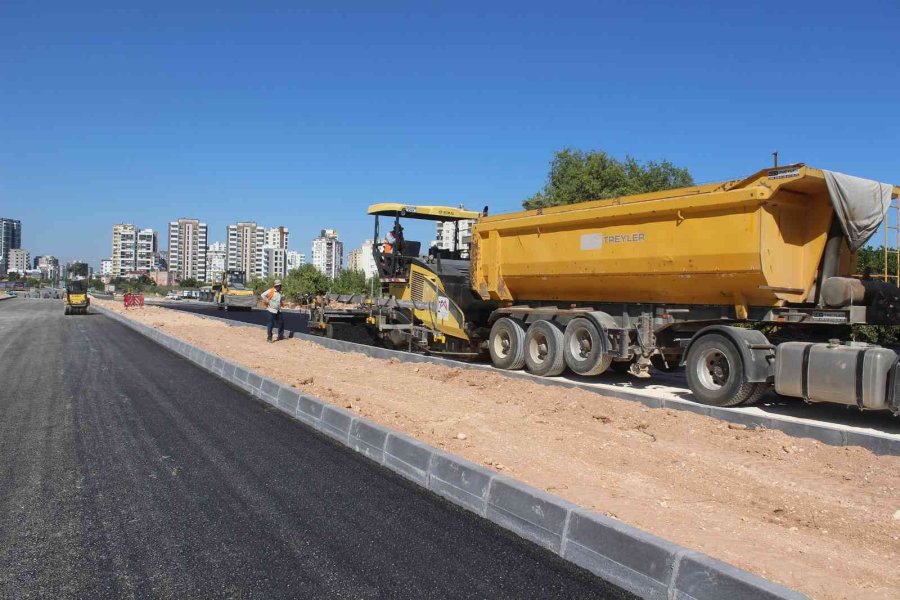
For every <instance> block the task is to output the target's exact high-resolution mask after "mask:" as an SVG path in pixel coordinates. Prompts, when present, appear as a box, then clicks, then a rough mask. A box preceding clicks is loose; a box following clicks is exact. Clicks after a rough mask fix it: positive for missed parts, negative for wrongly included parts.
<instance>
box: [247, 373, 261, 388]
mask: <svg viewBox="0 0 900 600" xmlns="http://www.w3.org/2000/svg"><path fill="white" fill-rule="evenodd" d="M244 381H246V382H247V385H249V386H250V387H251V388H253V389H255V390H258V389H259V386H261V385H262V375H259V374H257V373H254V372H253V371H247V378H246V379H245V380H244Z"/></svg>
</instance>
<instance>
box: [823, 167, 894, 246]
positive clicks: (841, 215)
mask: <svg viewBox="0 0 900 600" xmlns="http://www.w3.org/2000/svg"><path fill="white" fill-rule="evenodd" d="M822 173H824V174H825V183H826V184H827V185H828V194H829V195H830V196H831V203H832V204H833V205H834V211H835V213H836V214H837V217H838V219H839V220H840V222H841V227H842V228H843V230H844V235H846V236H847V243H848V244H849V245H850V249H851V250H853V251H854V252H856V250H858V249H859V248H860V247H861V246H862V245H863V244H865V243H866V242H867V241H868V239H869V238H870V237H872V234H874V233H875V232H876V231H877V230H878V227H879V226H880V225H881V222H882V221H884V217H885V215H886V214H887V211H888V208H889V207H890V205H891V192H892V191H893V186H890V185H888V184H886V183H879V182H877V181H872V180H871V179H863V178H862V177H853V176H852V175H844V174H843V173H835V172H834V171H826V170H824V169H823V170H822Z"/></svg>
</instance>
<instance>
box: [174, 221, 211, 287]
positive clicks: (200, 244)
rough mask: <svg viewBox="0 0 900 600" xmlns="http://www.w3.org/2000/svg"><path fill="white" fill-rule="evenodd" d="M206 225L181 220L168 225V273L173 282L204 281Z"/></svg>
mask: <svg viewBox="0 0 900 600" xmlns="http://www.w3.org/2000/svg"><path fill="white" fill-rule="evenodd" d="M206 241H207V225H206V223H202V222H201V221H200V220H198V219H185V218H181V219H178V220H177V221H171V222H170V223H169V250H168V252H169V255H168V258H169V271H170V272H171V273H172V278H173V280H174V281H182V280H185V279H196V280H197V281H206Z"/></svg>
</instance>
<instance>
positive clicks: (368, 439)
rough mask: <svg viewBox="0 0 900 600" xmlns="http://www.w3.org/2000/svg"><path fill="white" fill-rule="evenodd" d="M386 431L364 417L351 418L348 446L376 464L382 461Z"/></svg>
mask: <svg viewBox="0 0 900 600" xmlns="http://www.w3.org/2000/svg"><path fill="white" fill-rule="evenodd" d="M388 433H390V432H389V431H388V430H387V429H386V428H384V427H382V426H381V425H378V424H376V423H373V422H371V421H367V420H364V419H360V418H356V419H353V423H352V424H351V425H350V437H349V439H350V447H351V448H353V449H354V450H356V451H357V452H359V453H360V454H362V455H364V456H365V457H366V458H368V459H369V460H373V461H375V462H377V463H378V464H382V463H383V462H384V443H385V440H387V436H388Z"/></svg>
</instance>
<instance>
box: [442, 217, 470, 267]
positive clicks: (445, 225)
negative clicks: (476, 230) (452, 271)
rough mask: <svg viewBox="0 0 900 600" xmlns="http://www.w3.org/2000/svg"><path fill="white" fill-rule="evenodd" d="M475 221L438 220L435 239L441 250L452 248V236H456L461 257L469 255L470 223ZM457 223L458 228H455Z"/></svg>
mask: <svg viewBox="0 0 900 600" xmlns="http://www.w3.org/2000/svg"><path fill="white" fill-rule="evenodd" d="M474 222H475V221H473V220H471V219H466V220H464V221H438V223H437V224H436V231H435V241H434V243H433V245H436V246H437V247H438V248H440V249H441V250H451V251H452V250H454V245H453V238H454V235H455V236H456V239H457V243H458V249H459V251H460V252H462V256H463V258H465V257H467V256H469V244H470V242H471V241H472V224H473V223H474ZM457 225H458V226H459V230H457Z"/></svg>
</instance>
